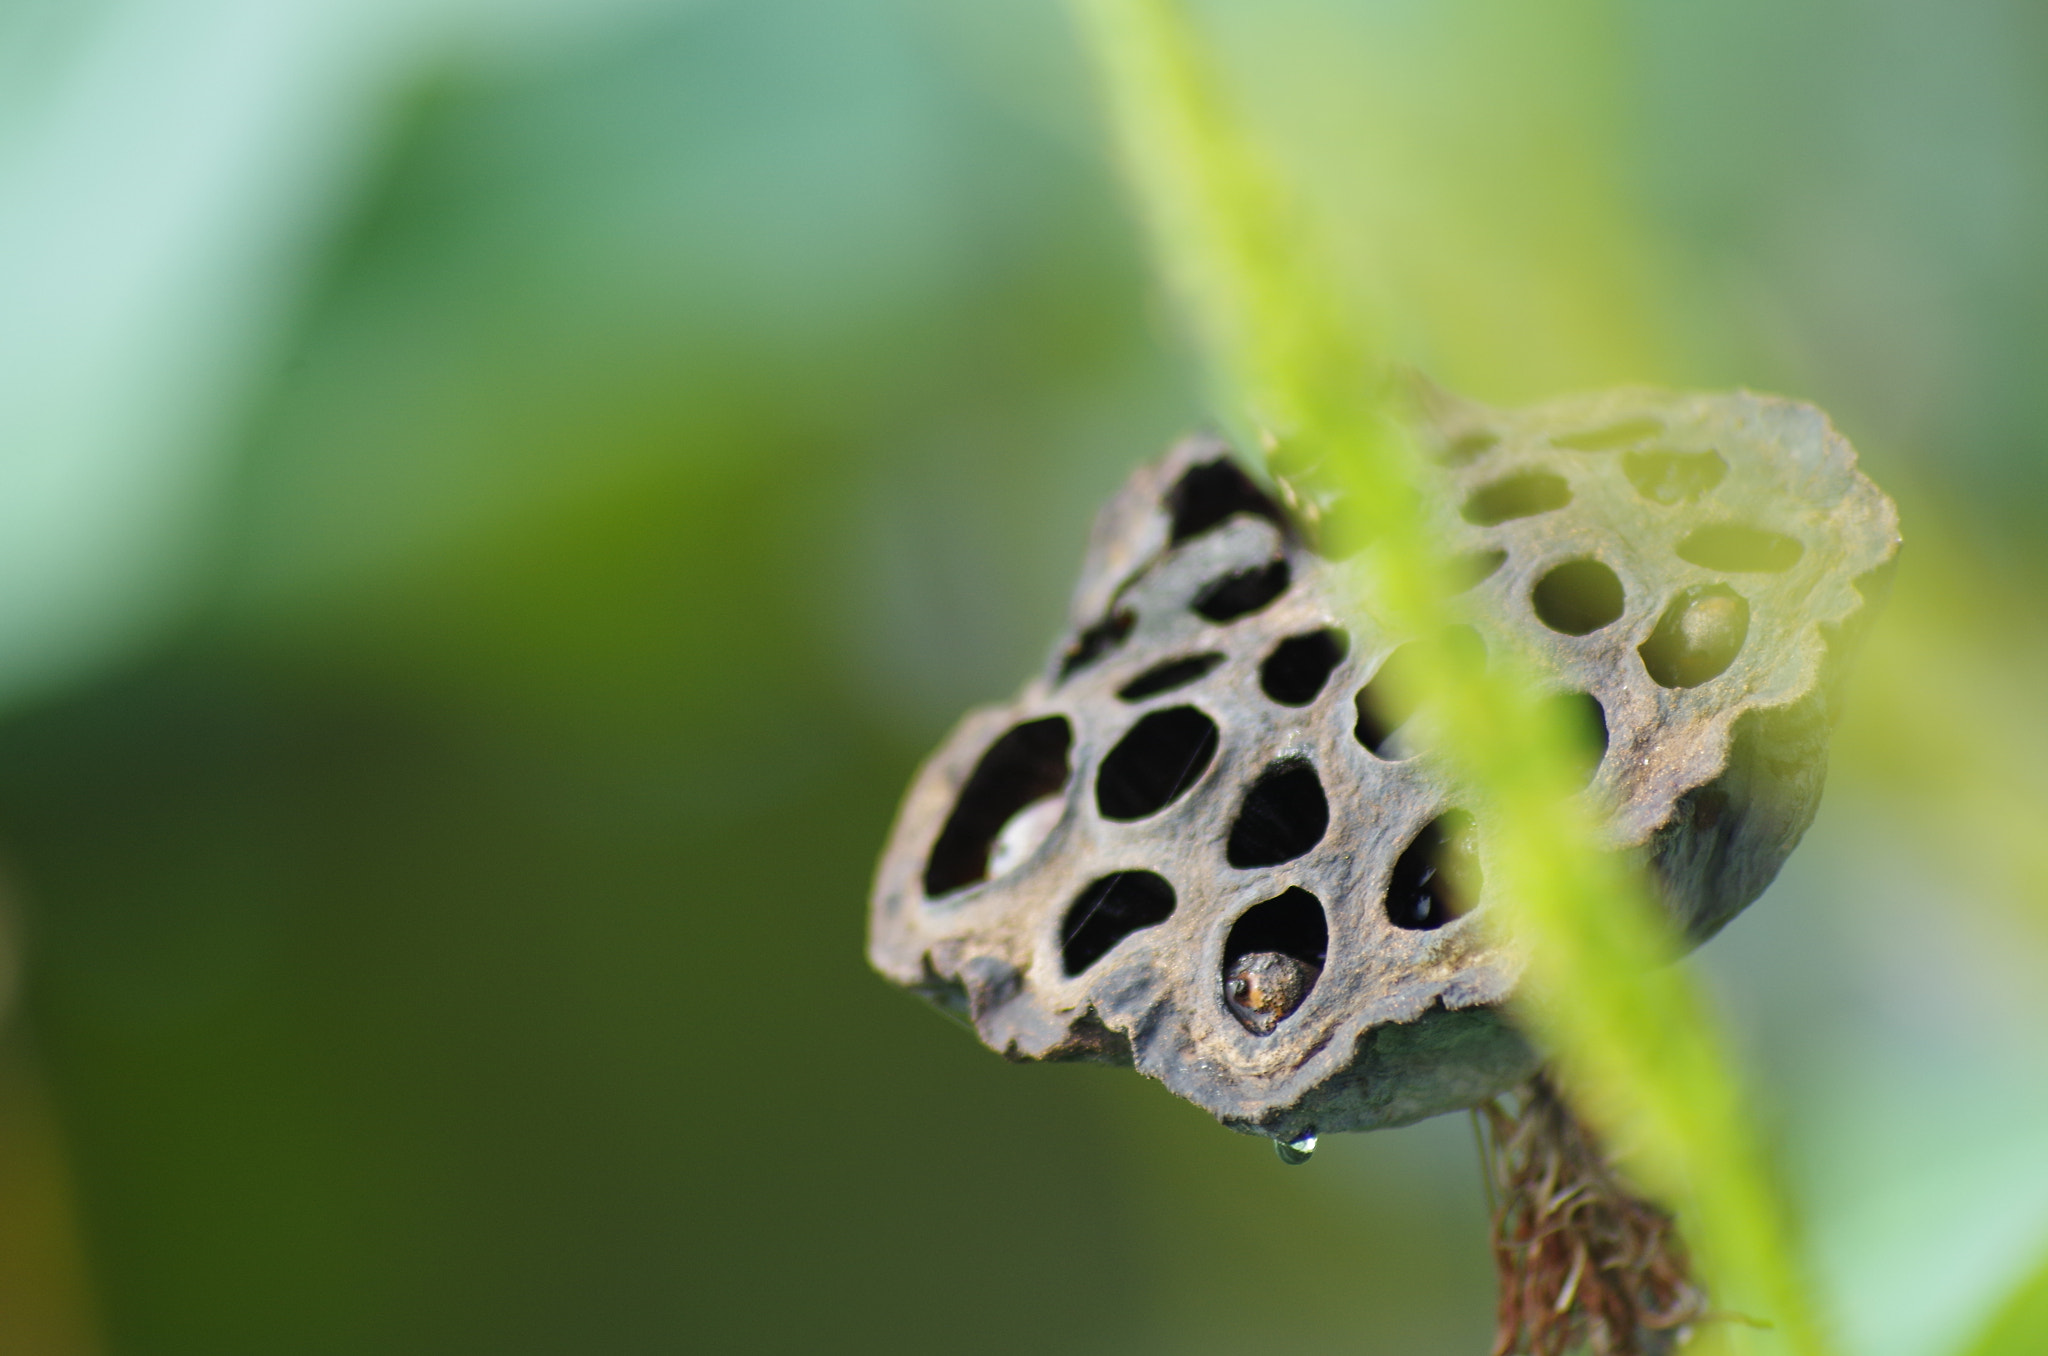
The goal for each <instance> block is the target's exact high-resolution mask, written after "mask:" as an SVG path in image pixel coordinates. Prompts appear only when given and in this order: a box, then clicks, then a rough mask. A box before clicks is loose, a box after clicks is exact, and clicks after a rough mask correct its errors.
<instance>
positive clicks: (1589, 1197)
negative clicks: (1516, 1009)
mask: <svg viewBox="0 0 2048 1356" xmlns="http://www.w3.org/2000/svg"><path fill="white" fill-rule="evenodd" d="M1512 1097H1513V1105H1512V1106H1511V1105H1509V1104H1508V1103H1507V1101H1505V1100H1504V1099H1501V1098H1495V1099H1493V1100H1492V1101H1489V1102H1486V1103H1484V1104H1482V1105H1481V1106H1480V1107H1479V1108H1478V1110H1477V1111H1476V1112H1475V1113H1474V1114H1475V1115H1476V1117H1477V1118H1478V1124H1479V1129H1480V1146H1481V1152H1482V1154H1483V1157H1484V1165H1483V1166H1484V1168H1485V1171H1486V1175H1487V1182H1488V1185H1489V1186H1490V1188H1491V1191H1492V1196H1493V1260H1494V1267H1495V1270H1496V1271H1497V1272H1498V1273H1499V1283H1500V1313H1499V1320H1498V1324H1497V1327H1496V1330H1495V1335H1494V1343H1493V1356H1563V1354H1564V1353H1565V1352H1568V1351H1575V1350H1579V1349H1584V1350H1586V1351H1588V1352H1590V1353H1591V1354H1592V1356H1662V1353H1665V1352H1669V1351H1671V1350H1672V1349H1673V1348H1674V1347H1675V1346H1677V1345H1678V1344H1679V1343H1681V1342H1683V1341H1685V1340H1686V1338H1687V1337H1688V1336H1689V1334H1690V1329H1691V1326H1692V1325H1693V1324H1695V1323H1697V1322H1699V1321H1700V1320H1701V1319H1703V1318H1705V1317H1707V1301H1706V1295H1705V1293H1704V1292H1703V1291H1702V1290H1701V1289H1700V1288H1699V1287H1698V1286H1697V1285H1696V1284H1695V1283H1694V1282H1693V1280H1692V1274H1691V1267H1690V1262H1689V1259H1688V1257H1687V1255H1686V1248H1685V1242H1684V1240H1683V1239H1681V1238H1680V1237H1679V1234H1678V1229H1677V1226H1676V1225H1675V1224H1674V1222H1673V1220H1672V1218H1671V1216H1670V1215H1669V1214H1668V1213H1667V1212H1665V1211H1664V1210H1662V1209H1661V1208H1659V1207H1657V1206H1655V1205H1652V1204H1651V1203H1649V1202H1648V1201H1645V1200H1643V1199H1642V1198H1641V1197H1640V1196H1637V1195H1636V1194H1635V1193H1634V1192H1633V1191H1632V1190H1631V1189H1630V1188H1629V1186H1628V1184H1627V1183H1626V1182H1625V1181H1623V1180H1622V1178H1621V1175H1620V1174H1619V1173H1617V1172H1616V1171H1615V1169H1614V1166H1613V1164H1612V1163H1611V1162H1609V1160H1608V1157H1607V1154H1606V1153H1605V1151H1603V1150H1602V1148H1601V1147H1600V1144H1599V1142H1598V1141H1597V1140H1595V1139H1594V1137H1593V1135H1592V1132H1591V1131H1589V1130H1587V1129H1586V1127H1585V1126H1583V1125H1581V1124H1580V1123H1579V1121H1578V1119H1577V1118H1576V1117H1574V1116H1573V1115H1572V1113H1571V1110H1570V1108H1568V1107H1567V1106H1566V1105H1565V1103H1564V1100H1563V1098H1561V1097H1559V1096H1558V1094H1557V1091H1556V1089H1554V1088H1553V1087H1552V1086H1551V1085H1550V1082H1549V1080H1548V1079H1546V1078H1545V1077H1544V1076H1543V1075H1542V1074H1540V1073H1539V1074H1537V1075H1536V1076H1535V1077H1534V1078H1532V1079H1530V1080H1529V1081H1528V1082H1527V1083H1525V1084H1523V1085H1522V1086H1521V1087H1520V1088H1519V1089H1517V1090H1516V1092H1515V1093H1514V1094H1513V1095H1512Z"/></svg>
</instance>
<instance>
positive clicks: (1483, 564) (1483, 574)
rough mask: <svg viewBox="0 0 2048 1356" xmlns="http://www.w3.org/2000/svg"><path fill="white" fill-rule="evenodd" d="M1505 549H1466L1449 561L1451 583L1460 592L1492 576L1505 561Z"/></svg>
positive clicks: (1506, 555)
mask: <svg viewBox="0 0 2048 1356" xmlns="http://www.w3.org/2000/svg"><path fill="white" fill-rule="evenodd" d="M1507 559H1508V553H1507V552H1505V551H1467V552H1465V554H1463V555H1461V556H1459V557H1457V558H1456V559H1455V560H1453V561H1452V562H1451V583H1452V586H1453V587H1455V588H1457V589H1458V590H1459V591H1460V592H1462V591H1464V590H1465V589H1469V588H1472V587H1474V586H1475V585H1477V584H1481V583H1484V582H1485V581H1486V580H1488V579H1491V578H1493V576H1494V574H1495V572H1496V571H1498V570H1499V569H1500V567H1501V566H1503V565H1505V564H1506V563H1507Z"/></svg>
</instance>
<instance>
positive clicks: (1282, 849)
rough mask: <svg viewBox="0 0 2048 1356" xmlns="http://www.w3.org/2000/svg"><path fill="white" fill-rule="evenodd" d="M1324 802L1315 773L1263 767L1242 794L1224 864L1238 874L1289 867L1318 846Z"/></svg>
mask: <svg viewBox="0 0 2048 1356" xmlns="http://www.w3.org/2000/svg"><path fill="white" fill-rule="evenodd" d="M1329 827H1330V802H1329V801H1328V800H1327V799H1326V798H1325V797H1324V795H1323V783H1322V780H1321V779H1320V778H1318V777H1317V776H1316V770H1315V769H1314V768H1313V767H1311V766H1309V765H1308V764H1307V763H1305V762H1300V761H1294V760H1288V761H1282V762H1277V763H1274V764H1272V765H1271V766H1269V767H1268V768H1267V769H1266V770H1265V771H1264V772H1263V773H1261V774H1260V775H1259V779H1258V781H1256V782H1254V783H1253V784H1252V789H1251V790H1250V791H1248V792H1246V793H1245V798H1244V804H1243V805H1242V806H1240V807H1239V809H1238V812H1237V822H1236V823H1234V824H1232V825H1231V826H1230V842H1229V844H1228V845H1227V846H1226V848H1225V849H1224V859H1225V860H1226V861H1228V862H1229V863H1230V864H1231V865H1232V866H1234V867H1236V868H1238V869H1239V870H1240V871H1243V870H1249V869H1251V868H1252V867H1257V866H1278V865H1279V864H1280V863H1282V862H1291V861H1293V860H1294V859H1295V858H1296V857H1299V856H1301V854H1302V853H1304V852H1307V851H1308V850H1309V849H1310V848H1312V847H1314V846H1315V845H1316V844H1317V843H1320V842H1322V841H1323V833H1324V831H1325V830H1327V829H1328V828H1329Z"/></svg>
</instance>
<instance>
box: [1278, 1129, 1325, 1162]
mask: <svg viewBox="0 0 2048 1356" xmlns="http://www.w3.org/2000/svg"><path fill="white" fill-rule="evenodd" d="M1315 1151H1316V1132H1315V1131H1314V1130H1304V1131H1302V1132H1301V1133H1300V1134H1298V1135H1296V1136H1295V1137H1294V1138H1293V1139H1276V1140H1274V1141H1273V1152H1274V1153H1276V1154H1278V1155H1280V1161H1281V1162H1282V1163H1285V1164H1287V1166H1289V1167H1294V1166H1296V1165H1298V1164H1302V1163H1306V1162H1308V1157H1309V1155H1310V1154H1312V1153H1314V1152H1315Z"/></svg>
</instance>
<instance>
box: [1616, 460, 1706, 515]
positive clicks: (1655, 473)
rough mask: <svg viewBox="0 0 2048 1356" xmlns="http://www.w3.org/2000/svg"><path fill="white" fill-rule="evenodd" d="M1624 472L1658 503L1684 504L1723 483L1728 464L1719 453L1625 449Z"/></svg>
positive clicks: (1644, 495)
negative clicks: (1634, 450) (1629, 450)
mask: <svg viewBox="0 0 2048 1356" xmlns="http://www.w3.org/2000/svg"><path fill="white" fill-rule="evenodd" d="M1621 469H1622V473H1623V474H1624V475H1626V476H1627V477H1628V479H1629V483H1630V484H1631V485H1634V486H1635V487H1636V493H1637V494H1640V495H1641V496H1642V497H1643V498H1645V499H1647V500H1649V501H1650V502H1652V503H1655V504H1683V503H1687V502H1689V501H1691V500H1694V499H1697V498H1699V497H1700V496H1701V495H1703V494H1705V493H1706V492H1707V491H1708V490H1711V489H1713V488H1714V487H1715V486H1716V485H1718V484H1720V483H1721V480H1722V477H1724V476H1726V475H1727V474H1728V463H1727V462H1725V461H1723V460H1721V454H1720V453H1718V452H1624V453H1622V456H1621Z"/></svg>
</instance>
